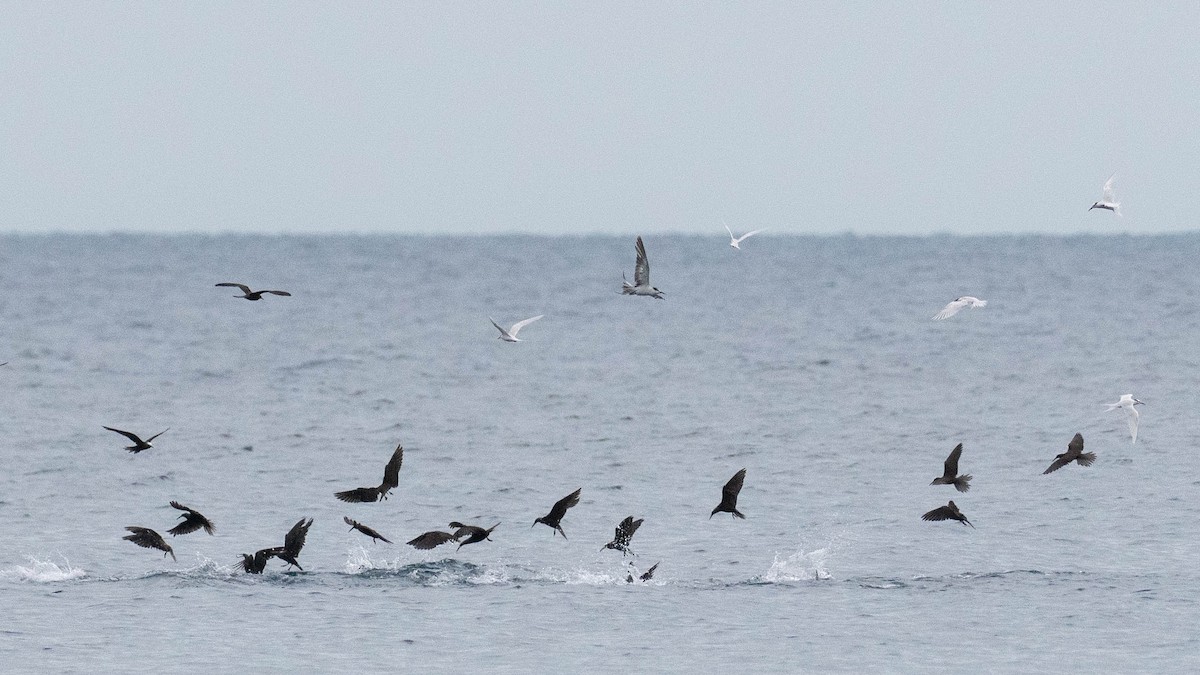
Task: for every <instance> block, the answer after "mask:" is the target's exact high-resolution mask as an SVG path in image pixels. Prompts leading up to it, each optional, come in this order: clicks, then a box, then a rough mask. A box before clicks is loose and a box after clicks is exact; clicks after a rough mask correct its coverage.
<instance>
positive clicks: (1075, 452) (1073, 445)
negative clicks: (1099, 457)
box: [1042, 434, 1096, 476]
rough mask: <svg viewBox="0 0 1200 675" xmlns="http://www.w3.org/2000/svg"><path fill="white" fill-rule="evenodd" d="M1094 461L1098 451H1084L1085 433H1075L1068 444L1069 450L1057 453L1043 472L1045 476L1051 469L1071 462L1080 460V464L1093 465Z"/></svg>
mask: <svg viewBox="0 0 1200 675" xmlns="http://www.w3.org/2000/svg"><path fill="white" fill-rule="evenodd" d="M1094 461H1096V453H1094V452H1084V451H1083V435H1082V434H1075V438H1072V439H1071V442H1070V443H1068V444H1067V451H1066V452H1064V453H1062V454H1060V455H1055V457H1054V462H1053V463H1051V464H1050V467H1049V468H1047V469H1046V470H1045V471H1043V472H1042V475H1043V476H1044V475H1046V474H1048V473H1050V472H1051V471H1058V470H1059V469H1061V468H1063V467H1064V466H1066V465H1068V464H1070V463H1071V462H1079V465H1080V466H1091V465H1092V462H1094Z"/></svg>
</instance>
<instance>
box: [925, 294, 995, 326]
mask: <svg viewBox="0 0 1200 675" xmlns="http://www.w3.org/2000/svg"><path fill="white" fill-rule="evenodd" d="M963 307H970V308H972V309H974V308H976V307H987V300H980V299H979V298H973V297H971V296H969V295H964V296H962V297H961V298H955V299H954V302H952V303H950V304H948V305H946V306H945V307H943V308H942V311H940V312H938V313H937V314H934V315H933V320H934V321H941V320H942V319H949V318H950V317H952V316H954V315H955V314H958V313H959V311H960V310H962V308H963Z"/></svg>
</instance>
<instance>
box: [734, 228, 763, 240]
mask: <svg viewBox="0 0 1200 675" xmlns="http://www.w3.org/2000/svg"><path fill="white" fill-rule="evenodd" d="M766 229H767V228H765V227H764V228H762V229H761V230H750V231H749V232H747V233H746V234H743V235H742V236H740V237H738V243H741V242H743V241H746V240H747V239H749V238H750V237H753V236H754V235H756V234H758V233H759V232H763V231H764V230H766Z"/></svg>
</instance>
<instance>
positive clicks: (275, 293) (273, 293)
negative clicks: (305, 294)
mask: <svg viewBox="0 0 1200 675" xmlns="http://www.w3.org/2000/svg"><path fill="white" fill-rule="evenodd" d="M259 292H260V293H270V294H271V295H286V296H287V297H289V298H290V297H292V294H291V293H288V292H287V291H259Z"/></svg>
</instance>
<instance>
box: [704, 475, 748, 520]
mask: <svg viewBox="0 0 1200 675" xmlns="http://www.w3.org/2000/svg"><path fill="white" fill-rule="evenodd" d="M744 480H746V470H745V469H742V470H741V471H739V472H737V473H735V474H733V478H730V479H729V482H728V483H726V484H725V487H723V488H721V503H720V504H717V508H715V509H713V510H712V513H710V514H708V519H709V520H712V517H713V516H715V515H717V514H718V513H722V512H728V513H732V514H733V517H734V518H745V517H746V516H744V515H742V512H741V511H738V510H737V499H738V493H739V492H741V491H742V481H744Z"/></svg>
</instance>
